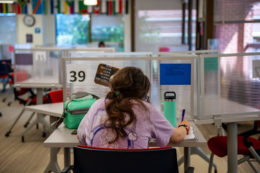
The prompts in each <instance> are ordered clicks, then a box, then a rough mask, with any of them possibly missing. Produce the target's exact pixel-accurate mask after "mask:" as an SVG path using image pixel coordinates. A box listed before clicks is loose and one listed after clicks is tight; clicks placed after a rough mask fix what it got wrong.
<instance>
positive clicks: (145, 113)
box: [78, 67, 189, 148]
mask: <svg viewBox="0 0 260 173" xmlns="http://www.w3.org/2000/svg"><path fill="white" fill-rule="evenodd" d="M110 88H111V91H110V92H109V93H108V94H107V96H106V99H100V100H98V101H96V102H95V103H94V104H93V105H92V107H91V108H90V110H89V112H88V113H87V114H86V115H85V117H84V119H83V120H82V121H81V124H80V126H79V128H78V137H79V141H80V143H81V144H85V145H88V146H94V147H104V148H148V142H149V139H151V138H156V140H157V144H158V145H159V146H161V147H163V146H166V145H167V144H168V143H169V142H179V141H181V140H183V138H184V137H185V135H186V128H183V126H185V127H187V128H189V123H188V122H183V124H182V125H181V126H180V127H179V128H173V127H172V126H171V124H170V123H169V122H168V121H167V120H166V119H165V117H164V116H163V114H161V113H160V112H159V111H158V110H156V109H155V107H153V106H152V105H151V104H150V103H148V102H146V101H143V100H144V98H146V96H147V93H148V92H149V89H150V82H149V79H148V78H147V76H145V75H144V74H143V72H142V71H141V70H140V69H138V68H135V67H126V68H123V69H121V70H119V71H118V72H117V73H116V74H115V75H114V76H113V78H112V79H111V81H110Z"/></svg>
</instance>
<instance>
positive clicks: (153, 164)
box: [73, 146, 193, 173]
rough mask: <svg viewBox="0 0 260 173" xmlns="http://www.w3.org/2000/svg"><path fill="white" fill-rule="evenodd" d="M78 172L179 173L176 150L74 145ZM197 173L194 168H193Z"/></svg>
mask: <svg viewBox="0 0 260 173" xmlns="http://www.w3.org/2000/svg"><path fill="white" fill-rule="evenodd" d="M73 169H74V172H75V173H83V172H84V173H85V172H86V173H87V172H89V173H104V172H105V173H122V172H124V173H143V172H149V173H178V172H179V171H178V164H177V155H176V149H174V148H171V147H164V148H150V149H106V148H94V147H88V146H78V147H74V167H73ZM189 171H190V172H193V168H190V169H189Z"/></svg>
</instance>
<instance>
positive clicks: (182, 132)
mask: <svg viewBox="0 0 260 173" xmlns="http://www.w3.org/2000/svg"><path fill="white" fill-rule="evenodd" d="M180 125H185V126H186V127H184V126H180ZM189 130H190V123H189V122H188V121H187V120H184V121H182V122H180V123H179V124H178V128H175V129H174V131H173V134H172V136H171V139H170V142H172V143H179V142H181V141H182V140H183V139H184V138H185V136H186V135H187V132H189Z"/></svg>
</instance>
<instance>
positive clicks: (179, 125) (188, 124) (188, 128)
mask: <svg viewBox="0 0 260 173" xmlns="http://www.w3.org/2000/svg"><path fill="white" fill-rule="evenodd" d="M181 125H185V126H186V128H187V134H189V131H190V123H189V121H187V120H183V121H182V122H179V123H178V127H181Z"/></svg>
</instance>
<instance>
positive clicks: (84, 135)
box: [77, 99, 101, 145]
mask: <svg viewBox="0 0 260 173" xmlns="http://www.w3.org/2000/svg"><path fill="white" fill-rule="evenodd" d="M100 102H101V99H100V100H97V101H96V102H95V103H94V104H93V105H92V106H91V107H90V109H89V111H88V113H87V114H86V115H85V116H84V118H83V119H82V120H81V122H80V124H79V127H78V129H77V135H78V139H79V143H80V144H83V145H89V144H88V142H89V141H90V139H89V138H90V137H89V134H90V131H91V124H92V120H93V116H94V115H93V114H94V113H95V112H96V109H97V107H98V106H99V103H100Z"/></svg>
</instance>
